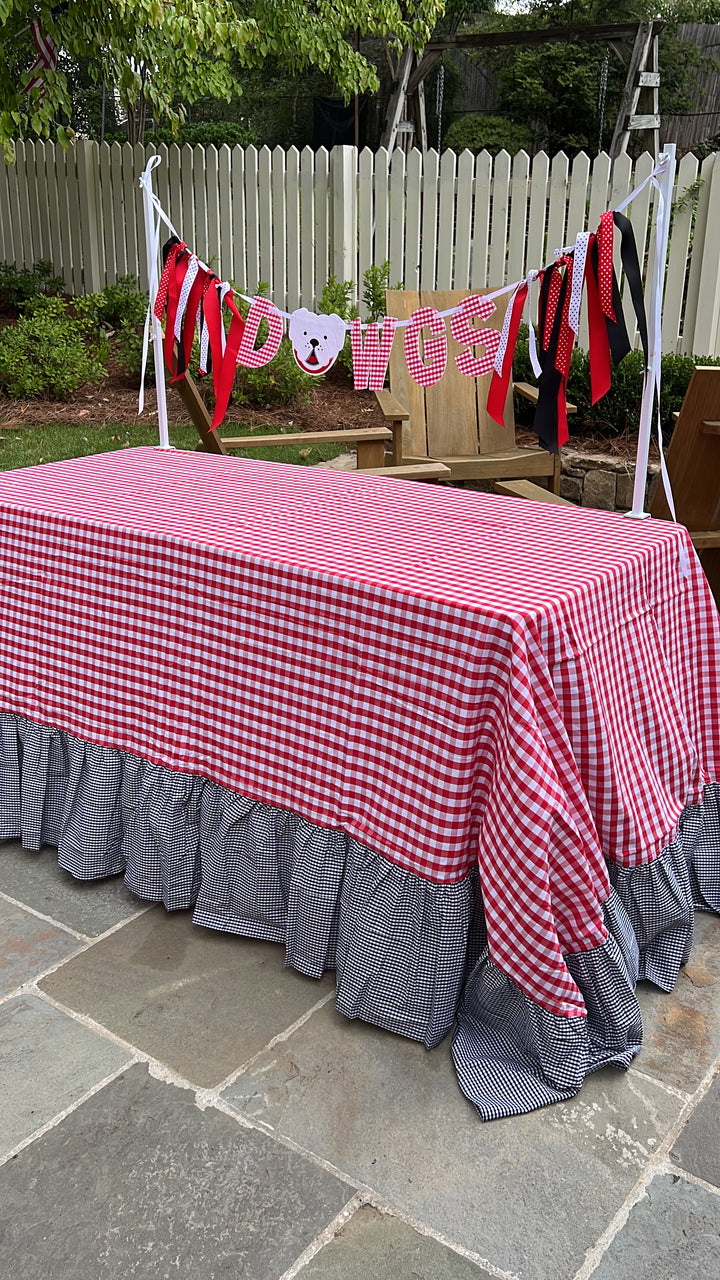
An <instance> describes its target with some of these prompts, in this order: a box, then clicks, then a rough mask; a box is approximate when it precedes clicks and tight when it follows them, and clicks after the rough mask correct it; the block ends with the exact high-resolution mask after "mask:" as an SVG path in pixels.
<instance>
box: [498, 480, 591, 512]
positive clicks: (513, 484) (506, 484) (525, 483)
mask: <svg viewBox="0 0 720 1280" xmlns="http://www.w3.org/2000/svg"><path fill="white" fill-rule="evenodd" d="M493 487H494V489H495V492H496V493H504V494H506V496H507V497H510V498H527V499H528V500H529V501H531V502H552V503H555V505H556V506H559V507H574V506H575V503H574V502H569V501H568V499H567V498H561V497H560V494H559V493H553V492H552V490H551V489H543V488H542V486H541V485H539V484H532V482H531V481H530V480H496V482H495V485H494V486H493Z"/></svg>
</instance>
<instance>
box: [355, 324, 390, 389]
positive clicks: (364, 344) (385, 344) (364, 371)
mask: <svg viewBox="0 0 720 1280" xmlns="http://www.w3.org/2000/svg"><path fill="white" fill-rule="evenodd" d="M396 328H397V320H396V319H395V317H394V316H385V318H384V319H383V323H382V336H380V335H379V331H378V326H377V324H369V325H368V326H367V328H366V330H365V341H363V334H362V325H361V324H360V321H359V320H353V322H352V324H351V325H350V345H351V347H352V359H353V385H354V387H355V390H356V391H365V390H370V391H382V389H383V387H384V385H385V375H386V373H387V367H388V364H389V363H390V352H391V350H392V344H393V338H394V336H395V329H396Z"/></svg>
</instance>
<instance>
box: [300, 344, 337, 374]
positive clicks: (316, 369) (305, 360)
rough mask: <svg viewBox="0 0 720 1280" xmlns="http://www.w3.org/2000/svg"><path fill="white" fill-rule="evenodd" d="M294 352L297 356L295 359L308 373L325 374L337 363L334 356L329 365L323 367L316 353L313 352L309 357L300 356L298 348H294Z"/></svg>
mask: <svg viewBox="0 0 720 1280" xmlns="http://www.w3.org/2000/svg"><path fill="white" fill-rule="evenodd" d="M293 352H294V355H295V359H296V360H297V362H298V364H299V365H300V368H301V369H305V370H306V371H307V372H308V373H314V374H319V373H325V371H326V369H329V368H330V366H331V365H332V364H333V363H334V361H335V357H334V356H332V357H331V358H330V359H329V360H328V362H327V364H322V365H321V364H320V361H319V360H318V358H317V356H316V354H315V352H314V351H311V352H310V354H309V355H308V356H300V355H299V354H298V352H297V350H296V348H295V347H293Z"/></svg>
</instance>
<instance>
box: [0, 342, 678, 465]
mask: <svg viewBox="0 0 720 1280" xmlns="http://www.w3.org/2000/svg"><path fill="white" fill-rule="evenodd" d="M199 385H200V386H201V388H202V382H201V383H200V384H199ZM167 406H168V420H169V421H170V422H171V423H178V422H187V421H188V416H187V413H186V411H185V408H184V405H183V404H182V401H181V400H180V397H179V396H178V395H177V394H176V393H175V392H174V391H173V389H172V387H168V389H167ZM84 421H87V424H88V426H93V425H94V426H105V425H106V424H107V423H113V424H118V425H120V426H125V425H129V424H131V423H137V422H138V421H141V422H145V423H147V424H148V425H152V424H153V423H155V422H157V400H156V395H155V388H154V387H153V386H148V387H146V390H145V408H144V411H143V415H142V418H141V419H139V420H138V388H137V380H136V379H135V378H133V377H129V376H128V375H127V374H126V373H124V372H123V371H122V369H120V368H119V366H117V365H116V364H114V362H113V361H112V360H111V363H110V373H109V375H108V377H107V378H106V379H105V380H104V381H103V382H100V383H98V384H97V385H96V386H93V387H84V388H80V390H79V391H77V392H76V393H75V395H73V396H72V398H71V399H70V400H67V401H57V400H8V399H1V398H0V431H2V430H3V429H4V430H6V431H7V430H18V429H19V428H22V427H38V426H48V425H52V424H53V423H63V422H67V423H82V422H84ZM384 425H385V420H384V418H383V415H382V413H381V412H380V409H379V408H378V404H377V401H376V399H375V396H374V394H373V392H372V391H355V389H354V388H353V385H352V381H351V379H350V377H349V375H348V374H347V372H346V370H345V369H343V368H342V367H340V366H338V365H336V366H335V367H334V368H333V369H331V370H330V372H329V373H328V374H326V376H325V377H324V378H323V379H320V380H318V382H317V383H316V384H315V385H314V386H313V388H312V394H311V399H310V401H309V402H308V403H307V404H300V403H298V402H294V403H293V404H290V405H283V406H281V407H279V408H265V409H251V408H248V407H247V406H244V405H238V404H232V403H231V404H230V406H229V408H228V412H227V415H226V418H225V427H226V428H227V427H229V426H235V427H236V428H237V427H242V428H243V430H246V431H247V430H251V429H252V428H253V427H266V428H268V430H269V431H270V432H278V431H280V430H281V429H283V428H287V427H291V428H294V429H296V430H298V431H335V430H342V429H345V430H353V431H354V430H357V429H358V428H361V427H382V426H384ZM516 437H517V443H518V444H521V445H536V444H537V437H536V436H535V435H534V434H533V432H532V431H529V430H526V429H523V428H521V427H518V429H517V432H516ZM570 445H571V446H572V447H573V448H577V449H581V450H582V451H583V452H584V453H593V454H612V455H613V456H615V457H620V458H625V459H627V460H628V461H633V460H634V458H635V451H636V447H637V438H636V437H635V436H631V435H625V436H618V437H616V438H615V439H613V440H608V439H607V438H605V437H602V436H597V435H590V434H588V435H578V436H572V437H571V438H570ZM650 457H651V461H655V460H657V457H658V454H657V449H656V448H654V446H651V452H650Z"/></svg>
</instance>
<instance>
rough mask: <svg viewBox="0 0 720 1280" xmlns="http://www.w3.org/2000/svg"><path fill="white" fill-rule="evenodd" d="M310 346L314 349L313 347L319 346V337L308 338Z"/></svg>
mask: <svg viewBox="0 0 720 1280" xmlns="http://www.w3.org/2000/svg"><path fill="white" fill-rule="evenodd" d="M310 346H311V347H312V348H313V349H314V348H315V347H319V346H320V339H319V338H311V339H310Z"/></svg>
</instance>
